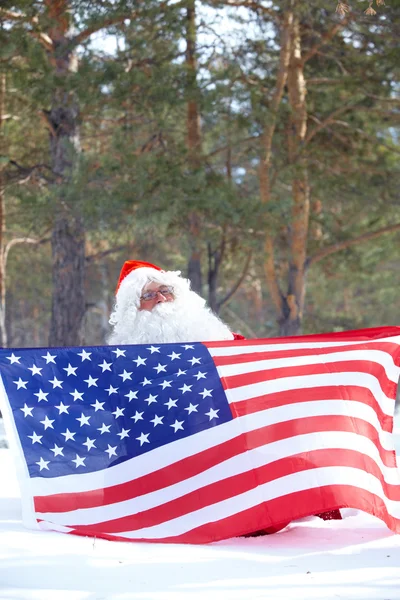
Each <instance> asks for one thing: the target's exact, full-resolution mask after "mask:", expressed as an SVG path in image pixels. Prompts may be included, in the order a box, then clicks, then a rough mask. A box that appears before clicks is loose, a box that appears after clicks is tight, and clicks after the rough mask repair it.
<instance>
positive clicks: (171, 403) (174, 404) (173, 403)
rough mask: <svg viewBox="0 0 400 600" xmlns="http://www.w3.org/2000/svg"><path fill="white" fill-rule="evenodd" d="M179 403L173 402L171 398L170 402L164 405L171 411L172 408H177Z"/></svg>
mask: <svg viewBox="0 0 400 600" xmlns="http://www.w3.org/2000/svg"><path fill="white" fill-rule="evenodd" d="M177 402H178V400H173V399H172V398H170V399H169V400H168V402H164V404H165V406H166V407H167V408H168V410H170V408H176V403H177Z"/></svg>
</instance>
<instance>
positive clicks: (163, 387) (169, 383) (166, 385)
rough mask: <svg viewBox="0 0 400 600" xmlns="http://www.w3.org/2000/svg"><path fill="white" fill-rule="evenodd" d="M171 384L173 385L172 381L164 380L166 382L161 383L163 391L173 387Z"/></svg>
mask: <svg viewBox="0 0 400 600" xmlns="http://www.w3.org/2000/svg"><path fill="white" fill-rule="evenodd" d="M171 383H172V381H167V380H166V379H164V381H163V382H162V383H160V384H159V385H160V386H161V387H162V389H163V390H165V388H170V387H171Z"/></svg>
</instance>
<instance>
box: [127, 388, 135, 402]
mask: <svg viewBox="0 0 400 600" xmlns="http://www.w3.org/2000/svg"><path fill="white" fill-rule="evenodd" d="M137 395H138V392H133V391H132V390H130V391H129V393H128V394H125V398H128V400H129V402H132V400H137V399H138V397H137Z"/></svg>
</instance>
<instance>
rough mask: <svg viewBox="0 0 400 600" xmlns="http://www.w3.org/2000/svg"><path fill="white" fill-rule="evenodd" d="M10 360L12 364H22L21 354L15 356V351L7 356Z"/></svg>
mask: <svg viewBox="0 0 400 600" xmlns="http://www.w3.org/2000/svg"><path fill="white" fill-rule="evenodd" d="M7 358H8V360H9V361H10V365H13V364H14V363H18V364H19V365H20V364H21V363H20V362H19V361H20V358H21V357H20V356H15V354H14V352H13V353H12V354H11V356H7Z"/></svg>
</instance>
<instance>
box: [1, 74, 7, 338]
mask: <svg viewBox="0 0 400 600" xmlns="http://www.w3.org/2000/svg"><path fill="white" fill-rule="evenodd" d="M5 101H6V75H5V73H0V154H3V155H6V152H5V148H4V133H3V115H4V114H5ZM4 187H5V184H4V177H3V172H2V168H1V165H0V337H1V340H0V344H1V347H2V348H7V345H8V340H7V329H6V265H5V260H4V246H5V243H4V233H5V202H4Z"/></svg>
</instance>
